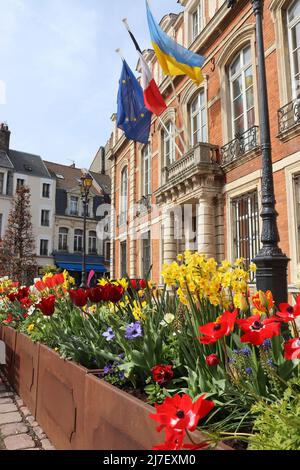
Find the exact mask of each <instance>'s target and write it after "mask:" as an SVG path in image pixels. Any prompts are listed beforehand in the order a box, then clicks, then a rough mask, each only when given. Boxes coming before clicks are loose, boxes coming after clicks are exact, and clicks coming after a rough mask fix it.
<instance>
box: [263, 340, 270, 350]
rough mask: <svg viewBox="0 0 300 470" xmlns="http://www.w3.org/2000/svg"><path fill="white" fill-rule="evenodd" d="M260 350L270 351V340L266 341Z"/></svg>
mask: <svg viewBox="0 0 300 470" xmlns="http://www.w3.org/2000/svg"><path fill="white" fill-rule="evenodd" d="M261 349H262V350H263V351H269V350H270V349H272V342H271V340H270V339H266V340H265V341H264V342H263V344H262V345H261Z"/></svg>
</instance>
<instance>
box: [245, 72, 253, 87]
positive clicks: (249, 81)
mask: <svg viewBox="0 0 300 470" xmlns="http://www.w3.org/2000/svg"><path fill="white" fill-rule="evenodd" d="M245 83H246V88H249V87H250V86H252V85H253V72H252V67H249V68H248V69H247V70H246V72H245Z"/></svg>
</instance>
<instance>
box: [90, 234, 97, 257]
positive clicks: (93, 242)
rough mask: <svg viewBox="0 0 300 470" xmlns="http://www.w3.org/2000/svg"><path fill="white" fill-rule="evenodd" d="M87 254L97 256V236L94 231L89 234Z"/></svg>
mask: <svg viewBox="0 0 300 470" xmlns="http://www.w3.org/2000/svg"><path fill="white" fill-rule="evenodd" d="M89 254H90V255H92V254H97V234H96V232H94V231H91V232H89Z"/></svg>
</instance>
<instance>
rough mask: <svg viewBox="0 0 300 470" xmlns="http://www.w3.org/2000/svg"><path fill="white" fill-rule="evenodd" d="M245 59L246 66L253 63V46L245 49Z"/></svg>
mask: <svg viewBox="0 0 300 470" xmlns="http://www.w3.org/2000/svg"><path fill="white" fill-rule="evenodd" d="M243 60H244V66H245V65H248V64H250V63H251V47H250V46H249V47H247V48H246V49H244V50H243Z"/></svg>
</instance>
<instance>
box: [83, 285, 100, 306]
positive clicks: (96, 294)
mask: <svg viewBox="0 0 300 470" xmlns="http://www.w3.org/2000/svg"><path fill="white" fill-rule="evenodd" d="M87 294H88V298H89V299H90V301H91V302H93V303H95V304H98V303H100V302H102V301H103V300H104V289H103V287H102V286H98V287H94V288H93V289H89V290H88V291H87Z"/></svg>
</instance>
